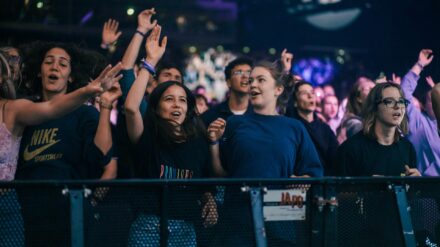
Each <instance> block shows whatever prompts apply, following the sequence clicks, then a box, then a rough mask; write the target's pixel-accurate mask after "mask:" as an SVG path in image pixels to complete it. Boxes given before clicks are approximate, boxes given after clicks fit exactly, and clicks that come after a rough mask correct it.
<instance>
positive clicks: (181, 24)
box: [176, 15, 186, 26]
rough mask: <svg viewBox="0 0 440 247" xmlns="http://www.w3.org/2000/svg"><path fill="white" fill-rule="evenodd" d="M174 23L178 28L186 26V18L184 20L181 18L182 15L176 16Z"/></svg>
mask: <svg viewBox="0 0 440 247" xmlns="http://www.w3.org/2000/svg"><path fill="white" fill-rule="evenodd" d="M176 23H177V25H179V26H183V25H185V24H186V18H185V16H183V15H181V16H178V17H177V18H176Z"/></svg>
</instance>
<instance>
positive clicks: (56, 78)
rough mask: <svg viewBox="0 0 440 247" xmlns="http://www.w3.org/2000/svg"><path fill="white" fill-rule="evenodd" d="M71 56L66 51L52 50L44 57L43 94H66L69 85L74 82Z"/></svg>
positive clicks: (42, 73)
mask: <svg viewBox="0 0 440 247" xmlns="http://www.w3.org/2000/svg"><path fill="white" fill-rule="evenodd" d="M70 62H71V58H70V55H69V54H67V52H66V51H65V50H64V49H61V48H52V49H50V50H49V51H48V52H47V53H46V55H45V56H44V60H43V63H42V64H41V74H40V75H41V82H42V84H43V94H59V93H66V91H67V84H68V83H69V82H72V78H71V76H70V73H71V71H72V68H71V64H70Z"/></svg>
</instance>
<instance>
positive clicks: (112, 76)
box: [86, 63, 122, 94]
mask: <svg viewBox="0 0 440 247" xmlns="http://www.w3.org/2000/svg"><path fill="white" fill-rule="evenodd" d="M121 69H122V65H121V63H118V64H117V65H116V66H114V67H112V66H111V65H110V64H109V65H108V66H107V67H105V69H104V70H103V71H102V72H101V74H100V75H99V76H98V77H97V78H96V79H95V80H93V81H92V82H90V83H89V84H88V85H87V86H86V87H88V88H89V89H90V90H91V91H92V92H93V93H95V94H99V93H102V92H104V91H107V90H109V89H110V88H111V87H112V86H113V84H114V83H115V82H118V81H119V80H120V79H121V78H122V75H118V73H119V72H120V71H121Z"/></svg>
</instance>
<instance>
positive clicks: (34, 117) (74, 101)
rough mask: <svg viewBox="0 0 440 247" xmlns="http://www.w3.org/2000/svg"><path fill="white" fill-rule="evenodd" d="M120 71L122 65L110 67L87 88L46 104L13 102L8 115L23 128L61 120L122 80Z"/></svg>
mask: <svg viewBox="0 0 440 247" xmlns="http://www.w3.org/2000/svg"><path fill="white" fill-rule="evenodd" d="M120 70H121V64H120V63H119V64H118V65H116V66H115V67H113V68H112V66H111V65H109V66H107V67H106V68H105V69H104V70H103V71H102V72H101V74H100V75H99V76H98V78H96V79H95V80H93V81H92V82H90V83H89V84H88V85H87V86H85V87H82V88H80V89H78V90H75V91H73V92H71V93H68V94H62V95H59V96H58V97H55V98H53V99H52V100H49V101H46V102H41V103H34V102H31V101H29V100H14V101H11V105H10V107H9V109H10V111H8V113H9V114H10V116H14V121H13V122H14V126H16V125H18V126H21V127H24V126H26V125H36V124H40V123H42V122H44V121H47V120H49V119H54V118H59V117H61V116H63V115H65V114H67V113H69V112H71V111H73V110H74V109H76V108H78V107H79V106H81V105H82V104H84V103H85V102H86V101H87V100H88V99H90V97H93V96H96V95H97V94H99V93H102V92H104V91H106V90H108V89H109V88H111V87H112V86H113V83H114V82H115V81H118V80H119V79H120V78H121V76H118V75H117V74H118V73H119V71H120ZM8 105H9V103H8Z"/></svg>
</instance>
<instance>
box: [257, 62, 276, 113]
mask: <svg viewBox="0 0 440 247" xmlns="http://www.w3.org/2000/svg"><path fill="white" fill-rule="evenodd" d="M250 81H251V83H250V86H251V91H250V95H251V104H252V106H253V107H254V110H255V111H256V112H262V111H264V112H267V113H270V112H276V104H277V98H278V97H279V96H280V95H281V94H282V92H283V90H284V88H283V87H282V86H277V85H276V82H275V79H274V78H273V77H272V75H271V73H270V72H269V70H268V69H266V68H264V67H255V68H254V69H253V70H252V73H251V78H250Z"/></svg>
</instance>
